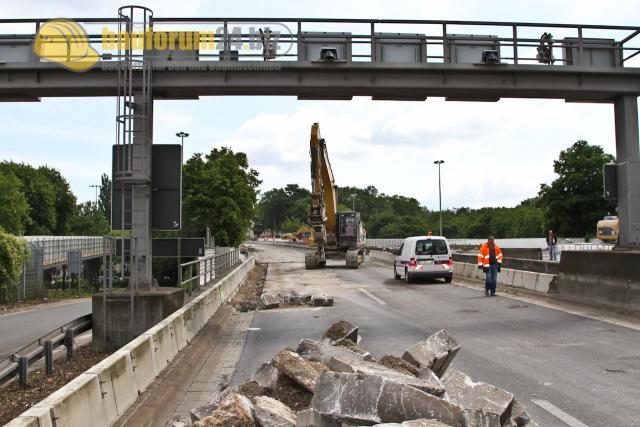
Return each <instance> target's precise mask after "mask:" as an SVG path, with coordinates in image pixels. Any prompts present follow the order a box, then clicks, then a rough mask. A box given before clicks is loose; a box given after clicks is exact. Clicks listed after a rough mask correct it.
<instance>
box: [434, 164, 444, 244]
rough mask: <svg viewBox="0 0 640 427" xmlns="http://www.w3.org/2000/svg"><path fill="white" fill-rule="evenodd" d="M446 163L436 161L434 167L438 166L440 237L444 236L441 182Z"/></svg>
mask: <svg viewBox="0 0 640 427" xmlns="http://www.w3.org/2000/svg"><path fill="white" fill-rule="evenodd" d="M443 163H444V160H436V161H435V162H433V164H434V165H438V200H439V203H440V235H441V236H442V185H441V180H440V165H442V164H443Z"/></svg>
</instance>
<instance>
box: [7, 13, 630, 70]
mask: <svg viewBox="0 0 640 427" xmlns="http://www.w3.org/2000/svg"><path fill="white" fill-rule="evenodd" d="M46 21H47V20H46V19H0V41H1V42H3V43H5V44H12V43H13V44H16V45H18V44H25V45H30V44H31V43H32V42H33V40H34V37H35V34H36V32H37V30H38V29H39V28H40V27H41V26H42V25H43V24H44V23H45V22H46ZM74 21H76V22H77V23H79V24H81V25H83V26H84V27H85V29H86V31H87V33H88V42H89V44H90V46H91V47H92V48H93V49H95V50H96V51H97V52H98V53H100V54H101V60H102V61H105V62H108V61H117V60H119V58H118V50H117V49H110V50H109V49H106V48H105V46H109V45H110V44H112V45H115V44H116V33H117V29H118V23H119V21H120V20H119V19H118V18H115V17H114V18H74ZM262 28H264V29H267V28H269V29H270V30H271V31H272V32H273V33H272V34H270V37H271V38H270V40H269V43H268V44H269V45H271V48H270V49H269V48H267V49H268V52H265V51H263V45H262V38H261V35H260V33H259V30H260V29H262ZM153 31H154V32H164V33H168V32H171V31H174V32H176V31H183V32H184V31H188V32H196V31H197V32H198V33H199V35H200V43H201V44H202V43H203V42H204V43H205V46H208V48H205V49H199V51H198V50H196V51H198V54H197V56H195V57H194V59H195V60H197V61H207V60H209V61H213V60H219V59H225V58H226V59H234V60H240V61H242V60H250V61H260V60H262V59H263V58H265V59H276V60H285V61H286V60H289V61H291V60H297V59H299V57H301V56H303V51H304V43H305V42H306V41H308V39H310V38H311V39H313V42H317V41H319V40H320V41H321V39H322V38H323V37H324V38H325V39H326V40H327V42H329V43H331V42H333V44H336V43H337V42H343V40H342V39H343V38H344V41H345V42H346V46H347V47H346V48H347V49H349V50H350V51H352V57H353V60H354V61H368V62H378V61H383V58H382V57H381V56H382V55H381V54H380V53H377V51H378V49H377V46H378V45H379V44H384V43H385V42H386V43H389V42H393V43H396V44H398V43H399V44H403V43H404V44H410V43H412V42H413V41H412V40H409V39H408V38H409V37H413V38H416V39H419V40H420V41H421V43H423V44H424V46H425V56H426V58H425V60H426V61H428V62H433V63H443V62H448V61H450V60H451V57H450V51H449V49H450V48H451V47H453V49H455V46H460V43H461V42H462V43H463V44H464V43H465V42H466V43H467V44H474V43H477V42H479V41H480V42H489V43H492V44H493V43H495V44H496V46H497V47H498V48H499V49H500V50H501V52H500V61H501V62H502V63H506V64H514V65H518V64H539V60H538V58H537V53H538V50H537V49H538V48H539V47H541V45H543V43H542V41H541V35H542V34H546V33H554V35H555V36H556V37H553V38H552V40H553V43H552V47H551V48H552V49H560V50H565V49H566V50H571V51H572V53H571V56H572V58H571V59H570V58H566V57H564V56H563V57H562V58H561V57H559V55H557V54H554V55H553V62H552V64H555V65H558V64H560V65H563V66H566V65H570V64H571V63H572V61H575V62H576V63H578V64H582V62H583V61H582V58H586V57H587V52H586V49H589V48H595V49H598V50H610V51H611V52H612V53H613V54H614V55H616V56H617V57H618V58H617V59H616V62H617V64H616V65H617V66H622V65H624V64H625V63H626V62H627V61H629V60H631V59H633V58H635V57H636V56H638V55H639V54H640V47H639V46H638V41H639V37H638V35H639V34H640V27H637V26H620V25H581V24H559V23H536V22H497V21H455V20H451V21H445V20H417V19H303V18H223V17H210V18H205V17H194V18H172V17H164V18H162V17H153ZM336 31H342V33H336ZM470 34H476V35H475V36H470ZM487 34H491V35H487ZM203 36H205V37H204V39H203ZM402 36H404V37H402ZM465 37H466V38H465ZM337 38H338V39H340V40H337ZM169 39H170V38H169ZM165 41H166V38H165ZM174 41H175V40H174ZM64 42H66V41H65V40H61V43H64ZM176 44H177V41H176ZM246 47H249V48H248V49H247V48H246ZM170 49H171V48H170ZM175 49H177V47H176V48H175ZM573 56H575V57H577V58H573ZM32 60H34V61H36V60H38V58H32ZM541 65H542V64H541Z"/></svg>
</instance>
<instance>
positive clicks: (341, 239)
mask: <svg viewBox="0 0 640 427" xmlns="http://www.w3.org/2000/svg"><path fill="white" fill-rule="evenodd" d="M337 215H338V246H340V247H341V248H349V249H355V248H356V247H357V245H358V242H360V241H362V240H363V236H362V227H361V220H360V213H359V212H338V214H337Z"/></svg>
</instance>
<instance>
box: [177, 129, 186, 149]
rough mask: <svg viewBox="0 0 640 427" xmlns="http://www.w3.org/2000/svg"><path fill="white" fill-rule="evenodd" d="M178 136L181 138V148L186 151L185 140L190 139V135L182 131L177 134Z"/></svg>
mask: <svg viewBox="0 0 640 427" xmlns="http://www.w3.org/2000/svg"><path fill="white" fill-rule="evenodd" d="M176 136H177V137H178V138H180V146H181V147H182V149H184V139H185V138H188V137H189V134H188V133H186V132H182V131H180V132H177V133H176Z"/></svg>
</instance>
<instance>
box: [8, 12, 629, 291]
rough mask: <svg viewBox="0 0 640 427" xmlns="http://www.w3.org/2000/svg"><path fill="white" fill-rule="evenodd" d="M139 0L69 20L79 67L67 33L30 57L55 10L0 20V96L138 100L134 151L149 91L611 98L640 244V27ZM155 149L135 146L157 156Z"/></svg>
mask: <svg viewBox="0 0 640 427" xmlns="http://www.w3.org/2000/svg"><path fill="white" fill-rule="evenodd" d="M129 9H131V10H129ZM138 9H139V10H142V11H143V13H142V14H141V15H140V14H138V16H142V18H141V20H136V18H135V13H134V11H133V8H131V7H127V8H122V9H120V11H119V15H118V18H78V19H74V21H75V22H76V23H78V24H80V25H81V26H82V27H83V28H84V30H85V31H86V32H87V35H86V36H85V38H84V41H85V42H86V43H85V44H86V48H87V49H90V50H89V52H90V53H91V52H93V55H94V56H95V59H96V63H95V65H94V66H93V67H92V68H90V69H89V70H87V71H85V72H74V71H69V70H67V69H65V68H64V67H62V66H60V64H58V63H57V62H60V61H61V60H62V61H64V55H65V54H66V55H74V52H76V53H75V54H77V49H78V47H77V46H72V45H71V44H69V43H67V40H66V39H65V38H61V40H60V41H61V42H62V43H67V47H68V50H67V51H65V52H63V53H62V57H61V58H60V57H59V58H51V57H50V58H49V59H47V60H45V59H42V58H40V57H38V56H37V55H36V54H35V53H34V50H33V46H34V43H35V42H37V41H38V36H37V35H38V34H39V33H38V30H39V29H41V28H42V27H43V26H44V25H46V24H47V20H45V19H33V20H30V19H17V20H16V19H14V20H8V19H4V20H0V100H3V101H38V100H39V99H40V98H41V97H48V96H49V97H88V96H119V97H121V98H122V99H123V100H124V101H123V102H121V101H118V102H119V105H121V106H122V110H123V111H125V112H126V111H127V108H133V106H134V105H135V106H136V107H137V108H139V109H140V111H142V110H144V113H139V112H138V113H135V114H137V115H136V120H132V126H133V129H131V128H129V129H125V130H124V131H123V132H124V134H123V135H125V137H126V138H129V136H130V135H131V134H132V133H131V132H132V131H133V135H135V136H134V137H133V140H132V144H133V145H138V146H139V148H140V147H142V146H143V145H145V144H151V143H152V135H151V129H153V126H152V119H153V113H152V111H153V110H152V108H151V106H150V105H149V103H150V102H151V103H152V101H153V99H197V98H198V97H199V96H209V95H217V96H225V95H272V96H273V95H277V96H296V97H298V98H299V99H339V100H349V99H352V98H353V97H354V96H367V97H371V98H372V99H374V100H402V101H423V100H425V99H427V98H428V97H445V98H446V99H448V100H456V101H493V102H495V101H498V100H499V99H501V98H539V99H540V98H546V99H562V100H565V101H567V102H594V103H611V104H612V105H614V108H613V109H612V110H613V112H614V116H615V133H616V147H617V150H616V154H617V168H616V172H617V173H616V174H615V177H616V179H617V182H616V183H614V184H613V188H614V191H613V193H617V200H618V216H619V218H620V241H619V244H620V246H621V247H627V248H635V249H638V248H640V189H639V188H638V187H639V186H638V184H637V183H638V182H640V147H639V143H638V108H637V97H638V95H639V94H640V68H639V65H640V56H639V54H640V27H631V26H605V25H578V24H551V23H516V22H477V21H435V20H371V19H292V18H281V19H280V18H269V19H263V18H200V17H199V18H159V17H155V16H153V14H152V12H151V11H149V10H148V9H145V8H138ZM140 29H143V30H142V31H141V30H140ZM136 32H137V35H132V34H134V33H136ZM123 33H124V34H123ZM80 41H83V40H80ZM80 45H82V43H80ZM81 48H82V46H81ZM74 49H76V50H75V51H74ZM89 56H91V55H89ZM123 90H124V92H123ZM125 92H126V93H125ZM127 97H128V98H127ZM148 99H150V100H151V101H149V100H148ZM119 111H120V110H119ZM132 114H134V113H132ZM125 115H126V114H125ZM131 117H133V115H131ZM131 117H130V118H131ZM524 119H525V118H523V120H524ZM127 132H129V133H127ZM119 134H120V133H119ZM127 135H129V136H127ZM126 138H124V139H126ZM125 145H126V144H125ZM145 146H146V145H145ZM147 148H148V147H147ZM147 148H144V149H142V150H141V151H138V153H144V152H146V153H149V152H150V151H145V150H147ZM145 156H146V157H144V156H143V157H142V158H143V160H144V162H142V163H144V164H143V166H141V167H142V169H140V170H137V171H128V172H129V176H134V175H135V176H136V177H137V178H136V179H137V180H136V181H135V182H134V181H133V180H130V181H131V182H130V183H129V184H127V185H131V186H133V187H140V186H144V185H149V182H150V174H151V172H150V171H151V166H150V161H151V160H150V155H149V154H146V155H145ZM134 157H135V155H134ZM134 160H135V159H134ZM125 172H127V171H125ZM114 181H115V180H114ZM123 185H124V184H123ZM130 194H131V200H132V205H133V208H132V210H133V211H134V212H137V213H138V214H139V215H138V217H137V220H135V221H131V222H133V223H134V224H137V228H136V226H134V227H133V228H132V238H133V239H134V240H135V241H136V242H137V244H136V245H135V248H136V249H135V250H136V251H138V252H137V256H136V258H137V259H138V260H142V264H144V265H142V266H141V267H140V272H141V273H140V274H141V276H148V275H149V274H150V259H151V258H150V256H151V253H150V246H151V245H150V243H149V241H150V236H151V233H150V228H151V225H150V223H151V220H150V219H149V218H150V216H151V215H150V213H149V212H150V209H151V208H150V207H149V206H151V204H150V203H149V200H148V196H145V192H144V191H137V192H136V191H134V190H131V191H130ZM145 197H146V198H145ZM145 206H146V207H145ZM145 209H146V210H145ZM145 218H146V219H145ZM123 222H125V221H123ZM134 255H135V254H134ZM147 282H148V277H147Z"/></svg>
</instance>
